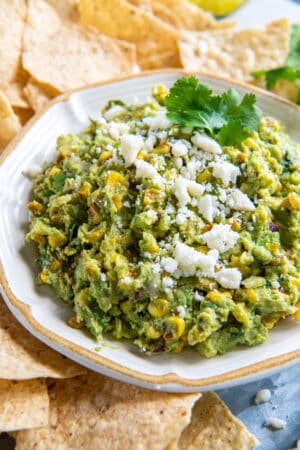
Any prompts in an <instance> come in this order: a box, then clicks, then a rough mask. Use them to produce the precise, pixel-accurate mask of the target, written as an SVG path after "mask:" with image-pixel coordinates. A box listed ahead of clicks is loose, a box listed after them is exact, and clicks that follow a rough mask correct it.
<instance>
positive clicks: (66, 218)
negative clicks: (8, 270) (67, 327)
mask: <svg viewBox="0 0 300 450" xmlns="http://www.w3.org/2000/svg"><path fill="white" fill-rule="evenodd" d="M152 93H153V96H152V98H150V99H149V100H148V101H147V103H145V104H131V105H126V104H124V103H123V102H121V101H119V100H117V101H110V102H109V103H108V104H107V105H106V107H105V108H104V110H103V111H102V115H101V117H100V118H99V119H98V120H91V122H90V125H89V126H88V128H87V129H85V130H84V131H82V132H81V133H78V134H67V135H65V136H60V137H59V138H58V139H57V154H56V157H55V160H54V161H53V162H52V163H50V164H47V166H45V167H44V169H43V171H42V173H40V174H39V175H38V176H37V177H36V179H35V181H34V198H33V200H32V201H31V202H30V203H29V204H28V208H29V210H30V212H31V219H30V230H29V233H28V234H27V236H26V239H27V241H34V242H35V243H36V244H37V247H38V258H37V265H38V268H39V274H38V282H40V283H46V284H48V285H50V286H52V288H53V289H54V290H55V292H56V295H57V296H58V297H59V298H60V299H62V300H63V301H65V302H67V303H69V304H70V305H72V307H73V310H74V315H73V316H72V317H71V319H70V324H71V325H72V326H75V327H81V326H84V327H86V328H87V329H88V330H89V332H90V333H91V335H92V336H93V337H94V338H96V339H97V340H99V339H101V337H102V336H103V334H108V335H110V336H112V337H113V338H115V339H124V338H125V339H129V340H131V341H132V342H134V343H135V344H136V345H137V346H138V347H139V348H140V349H141V350H142V351H143V352H146V353H149V354H150V353H161V352H180V351H181V350H182V349H183V348H184V347H188V346H192V347H194V348H195V349H196V350H198V351H199V353H200V354H201V355H204V356H206V357H212V356H215V355H217V354H223V353H225V352H228V351H230V350H232V349H233V348H235V347H236V346H237V345H239V344H243V345H248V346H252V345H256V344H261V343H263V342H265V341H266V340H267V339H268V334H269V330H270V329H271V328H272V327H273V326H274V325H275V324H276V323H277V322H278V321H279V320H280V319H282V318H285V317H287V316H289V315H294V317H295V318H298V319H300V312H299V304H298V302H299V299H300V297H299V289H300V274H299V273H300V272H299V269H300V242H299V223H300V222H299V219H300V148H299V145H297V144H295V143H294V142H292V141H291V140H290V138H289V137H288V135H287V134H286V133H285V131H284V128H283V126H282V125H281V124H280V123H279V122H278V121H277V120H275V119H274V118H271V117H263V118H261V120H260V123H259V127H258V131H257V132H254V133H252V135H251V136H250V137H248V138H247V139H245V140H244V141H243V142H242V143H241V144H238V145H235V146H221V145H220V144H219V143H218V142H217V141H215V140H214V139H212V138H211V137H209V136H207V135H205V134H204V133H203V132H202V131H199V130H198V129H197V128H196V127H180V126H175V125H174V123H172V122H171V121H170V120H169V119H168V117H167V115H166V108H165V105H164V99H165V96H166V93H167V92H166V89H165V88H164V87H163V86H155V87H154V88H153V92H152ZM297 304H298V307H297Z"/></svg>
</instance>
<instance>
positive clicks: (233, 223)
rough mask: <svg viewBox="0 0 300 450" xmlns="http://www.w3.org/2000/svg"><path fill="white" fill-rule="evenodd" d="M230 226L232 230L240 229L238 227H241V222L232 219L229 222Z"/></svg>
mask: <svg viewBox="0 0 300 450" xmlns="http://www.w3.org/2000/svg"><path fill="white" fill-rule="evenodd" d="M231 228H232V229H233V231H240V229H241V228H242V225H241V222H238V221H237V220H233V222H232V224H231Z"/></svg>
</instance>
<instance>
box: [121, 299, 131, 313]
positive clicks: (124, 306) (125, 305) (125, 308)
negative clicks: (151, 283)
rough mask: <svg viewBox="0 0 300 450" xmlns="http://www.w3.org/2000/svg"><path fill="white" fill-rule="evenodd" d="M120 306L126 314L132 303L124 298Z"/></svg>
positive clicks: (129, 310)
mask: <svg viewBox="0 0 300 450" xmlns="http://www.w3.org/2000/svg"><path fill="white" fill-rule="evenodd" d="M120 308H121V310H122V311H123V313H125V314H128V313H130V312H131V310H132V303H131V301H130V300H125V301H124V302H122V303H121V304H120Z"/></svg>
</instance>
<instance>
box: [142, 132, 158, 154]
mask: <svg viewBox="0 0 300 450" xmlns="http://www.w3.org/2000/svg"><path fill="white" fill-rule="evenodd" d="M155 143H156V136H155V135H154V134H149V136H148V137H147V139H146V140H145V143H144V149H145V150H146V151H148V152H151V150H153V147H154V145H155Z"/></svg>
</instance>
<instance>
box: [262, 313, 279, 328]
mask: <svg viewBox="0 0 300 450" xmlns="http://www.w3.org/2000/svg"><path fill="white" fill-rule="evenodd" d="M278 320H279V317H271V316H269V317H264V318H263V319H262V323H263V324H264V326H265V327H266V328H268V330H271V329H272V328H273V327H274V325H275V324H276V323H277V322H278Z"/></svg>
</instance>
